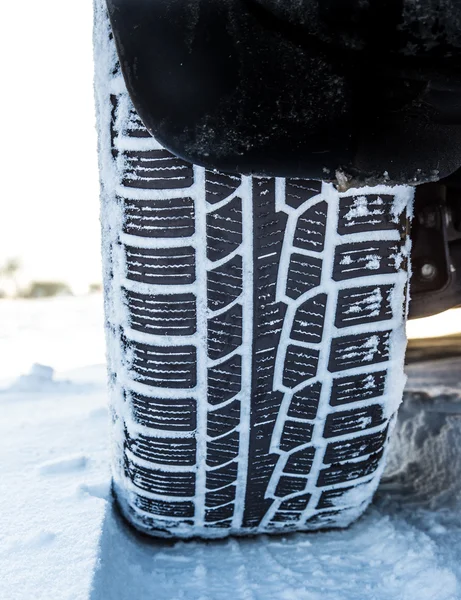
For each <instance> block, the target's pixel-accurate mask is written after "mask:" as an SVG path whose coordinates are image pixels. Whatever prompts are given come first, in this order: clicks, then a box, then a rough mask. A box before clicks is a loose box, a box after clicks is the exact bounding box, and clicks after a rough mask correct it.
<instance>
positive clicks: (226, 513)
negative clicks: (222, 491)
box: [205, 503, 234, 523]
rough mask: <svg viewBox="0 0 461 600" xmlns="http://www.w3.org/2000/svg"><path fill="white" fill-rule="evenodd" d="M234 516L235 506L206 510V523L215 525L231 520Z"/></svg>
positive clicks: (227, 505) (229, 505)
mask: <svg viewBox="0 0 461 600" xmlns="http://www.w3.org/2000/svg"><path fill="white" fill-rule="evenodd" d="M233 514H234V504H233V503H231V504H226V505H225V506H219V507H217V508H212V509H207V510H205V521H206V522H207V523H214V522H215V521H223V520H224V519H230V518H231V517H232V516H233Z"/></svg>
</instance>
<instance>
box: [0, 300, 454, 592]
mask: <svg viewBox="0 0 461 600" xmlns="http://www.w3.org/2000/svg"><path fill="white" fill-rule="evenodd" d="M100 303H101V298H100V297H95V298H74V299H66V300H65V301H64V300H59V301H56V302H55V301H43V302H42V301H39V302H38V303H36V302H31V303H24V305H22V304H21V305H18V307H17V309H16V310H17V311H18V312H20V313H21V318H17V319H16V321H14V322H13V321H12V320H11V319H10V320H9V321H8V320H7V319H6V317H7V315H11V311H12V307H11V305H10V303H8V302H0V323H2V324H3V325H5V324H6V323H7V326H6V330H5V329H4V330H3V331H1V332H0V354H1V356H2V361H3V360H4V359H5V361H6V363H7V364H8V365H9V367H8V368H9V369H10V370H9V372H5V367H4V366H3V365H2V369H3V370H2V377H3V383H2V384H1V385H0V388H1V389H2V391H1V392H0V410H1V413H2V418H1V419H0V456H1V464H2V485H1V486H0V532H1V533H0V573H1V577H0V598H2V599H3V598H4V599H5V600H26V599H27V600H29V599H30V598H34V600H41V599H44V600H45V599H46V600H131V598H137V599H139V600H144V599H149V600H150V599H153V598H155V600H205V599H208V600H228V599H229V598H236V599H237V600H262V599H264V600H317V599H319V600H320V599H321V600H330V599H331V600H362V599H373V600H384V599H385V600H389V599H392V600H394V599H395V600H414V599H415V598H417V599H418V600H459V599H460V598H461V586H460V582H461V518H460V515H461V512H460V509H461V418H460V415H461V393H460V389H459V388H460V375H459V373H460V372H461V359H450V360H447V361H438V362H434V363H431V364H429V365H428V364H419V365H412V366H411V367H410V368H408V369H407V371H408V375H409V382H408V385H407V395H406V398H405V401H404V403H403V405H402V408H401V411H400V417H399V420H398V423H397V426H396V429H395V436H394V443H393V447H392V449H391V452H390V454H389V460H388V468H387V471H386V473H385V477H384V479H383V482H382V484H381V486H380V488H379V490H378V494H377V496H376V498H375V501H374V503H373V505H372V506H371V507H370V509H369V510H368V511H367V513H366V514H365V516H364V517H363V518H362V519H361V520H360V521H359V522H357V523H356V524H354V525H353V526H351V527H350V528H349V529H347V530H345V531H330V532H323V533H316V534H297V535H291V536H286V537H271V538H269V537H259V538H252V539H245V540H243V539H233V540H229V541H223V542H211V543H202V542H198V541H193V542H182V543H178V544H174V543H171V542H170V543H168V542H161V541H157V542H156V541H151V540H148V539H146V538H144V537H142V536H140V535H138V534H136V533H135V532H134V531H133V530H132V529H130V528H129V527H127V526H126V525H125V523H124V522H123V520H122V519H121V518H120V517H119V515H118V513H117V511H116V510H115V509H114V506H113V504H112V501H111V496H110V473H109V453H108V446H109V444H108V438H109V427H108V425H109V413H108V410H107V408H106V402H107V394H106V387H105V367H104V365H103V361H104V354H103V346H102V345H100V342H101V340H102V339H103V323H102V313H101V309H100ZM31 315H33V316H34V318H33V319H32V318H31ZM50 315H53V316H54V319H55V320H56V322H59V323H60V327H59V328H57V327H56V328H55V329H54V330H53V331H52V332H51V334H50V336H49V331H48V328H49V324H50V318H51V317H50ZM84 323H86V325H85V328H84V335H82V334H81V329H82V327H83V324H84ZM18 336H20V339H21V343H22V345H23V348H24V351H25V353H26V355H27V358H28V357H29V356H33V355H35V358H33V359H32V360H30V362H29V364H28V365H27V368H23V363H24V358H23V357H22V355H21V348H20V346H19V344H17V343H16V345H15V342H14V340H15V339H16V338H17V337H18ZM48 337H51V340H49V339H47V338H48ZM40 341H41V343H40ZM55 345H57V349H56V350H54V351H53V347H54V346H55ZM96 348H99V350H98V351H96ZM58 350H59V351H58ZM53 352H54V357H55V359H56V362H55V363H53V362H50V361H49V360H46V361H44V362H43V364H42V366H40V363H41V361H42V360H43V357H44V358H47V359H49V358H52V357H53ZM85 358H87V365H86V366H84V365H85V362H84V361H85ZM95 359H96V360H95ZM72 361H74V362H75V365H76V367H77V368H75V369H71V368H70V363H71V362H72ZM34 363H37V366H35V367H33V368H32V365H33V364H34ZM61 364H62V365H67V366H65V367H64V368H61V367H60V365H61ZM46 367H58V368H57V369H56V372H54V371H52V370H50V368H46ZM31 368H32V371H31ZM21 373H24V374H25V375H26V378H25V379H24V378H22V379H21V380H20V381H19V382H18V381H16V383H15V382H14V381H12V380H13V379H16V380H17V379H18V376H19V375H20V374H21ZM24 381H27V382H28V385H25V386H24ZM21 382H22V383H21ZM362 492H363V491H362ZM355 493H361V492H360V489H359V490H357V492H355Z"/></svg>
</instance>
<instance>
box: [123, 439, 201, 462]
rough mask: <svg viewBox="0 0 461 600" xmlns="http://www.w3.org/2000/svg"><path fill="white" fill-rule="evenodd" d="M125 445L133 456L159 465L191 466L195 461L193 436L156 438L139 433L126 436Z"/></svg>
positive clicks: (195, 452) (195, 451) (195, 448)
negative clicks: (133, 435)
mask: <svg viewBox="0 0 461 600" xmlns="http://www.w3.org/2000/svg"><path fill="white" fill-rule="evenodd" d="M126 446H127V448H128V450H130V451H131V452H132V453H133V454H134V455H135V456H137V457H138V458H141V459H143V460H147V461H151V462H153V463H155V464H159V465H174V466H178V467H179V466H184V467H187V466H193V465H195V462H196V459H197V457H196V454H197V442H196V439H195V437H188V438H176V437H175V438H156V437H147V436H145V435H142V434H139V435H137V436H136V438H130V437H127V438H126Z"/></svg>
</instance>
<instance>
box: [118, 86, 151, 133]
mask: <svg viewBox="0 0 461 600" xmlns="http://www.w3.org/2000/svg"><path fill="white" fill-rule="evenodd" d="M114 98H117V104H116V110H117V109H118V105H119V101H118V97H117V96H114ZM123 135H126V136H127V137H134V138H150V137H152V136H151V134H150V133H149V131H148V130H147V129H146V126H145V125H144V123H143V122H142V121H141V118H140V117H139V115H138V113H137V111H136V109H135V108H134V106H130V110H129V114H128V119H126V121H125V122H124V128H123Z"/></svg>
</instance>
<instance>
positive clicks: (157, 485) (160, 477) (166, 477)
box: [125, 457, 195, 497]
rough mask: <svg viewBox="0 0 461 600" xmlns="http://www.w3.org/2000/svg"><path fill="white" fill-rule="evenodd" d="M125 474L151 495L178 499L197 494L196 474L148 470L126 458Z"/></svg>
mask: <svg viewBox="0 0 461 600" xmlns="http://www.w3.org/2000/svg"><path fill="white" fill-rule="evenodd" d="M125 473H126V475H127V477H129V478H130V479H131V481H132V482H133V483H134V484H135V485H136V486H137V487H139V488H141V489H142V490H145V491H146V492H150V493H151V494H159V495H164V496H176V497H177V496H184V497H193V496H194V494H195V473H184V472H171V471H160V470H156V469H147V468H146V467H141V466H140V465H136V464H134V463H133V462H132V461H130V460H129V459H128V458H126V457H125Z"/></svg>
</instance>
